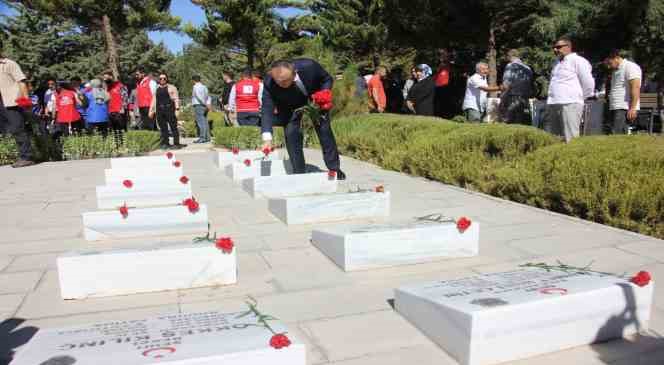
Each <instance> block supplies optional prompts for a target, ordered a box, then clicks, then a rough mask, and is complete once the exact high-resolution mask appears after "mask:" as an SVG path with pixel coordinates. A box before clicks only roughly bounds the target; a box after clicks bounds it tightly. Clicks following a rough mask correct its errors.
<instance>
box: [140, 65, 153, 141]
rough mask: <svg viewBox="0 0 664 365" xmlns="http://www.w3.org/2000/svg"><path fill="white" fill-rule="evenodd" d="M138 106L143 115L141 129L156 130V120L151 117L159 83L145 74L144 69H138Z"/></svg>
mask: <svg viewBox="0 0 664 365" xmlns="http://www.w3.org/2000/svg"><path fill="white" fill-rule="evenodd" d="M136 81H137V83H136V104H137V105H138V111H139V112H140V114H141V122H140V123H141V124H140V126H139V128H140V129H146V130H150V131H153V130H156V125H155V122H154V118H151V117H150V105H151V104H152V99H153V98H154V95H155V93H156V92H157V82H156V81H154V80H153V79H152V78H151V77H150V76H149V75H146V74H145V70H144V69H143V68H142V67H139V68H137V69H136Z"/></svg>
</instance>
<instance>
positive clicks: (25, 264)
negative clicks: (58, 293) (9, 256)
mask: <svg viewBox="0 0 664 365" xmlns="http://www.w3.org/2000/svg"><path fill="white" fill-rule="evenodd" d="M57 257H58V254H57V253H44V254H36V255H21V256H16V257H14V260H13V261H12V263H11V265H9V266H8V267H7V269H6V271H7V272H19V271H36V270H39V271H46V270H55V269H56V268H57V262H56V259H57Z"/></svg>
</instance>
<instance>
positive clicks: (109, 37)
mask: <svg viewBox="0 0 664 365" xmlns="http://www.w3.org/2000/svg"><path fill="white" fill-rule="evenodd" d="M102 28H103V30H104V37H105V38H106V56H107V58H108V67H109V68H110V70H111V72H113V77H114V78H115V79H116V80H118V79H119V78H120V69H119V67H118V45H117V44H116V42H115V37H113V29H112V28H111V20H110V19H109V17H108V15H104V16H102Z"/></svg>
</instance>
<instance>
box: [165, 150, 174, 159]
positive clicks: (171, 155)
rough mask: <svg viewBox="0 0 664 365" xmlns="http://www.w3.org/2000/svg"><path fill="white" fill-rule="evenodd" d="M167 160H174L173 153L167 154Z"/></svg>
mask: <svg viewBox="0 0 664 365" xmlns="http://www.w3.org/2000/svg"><path fill="white" fill-rule="evenodd" d="M166 158H168V159H169V160H170V159H172V158H173V152H166Z"/></svg>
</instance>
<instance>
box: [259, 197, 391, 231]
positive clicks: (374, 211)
mask: <svg viewBox="0 0 664 365" xmlns="http://www.w3.org/2000/svg"><path fill="white" fill-rule="evenodd" d="M268 209H269V210H270V213H272V214H273V215H274V216H275V217H277V218H279V219H280V220H281V221H283V222H284V223H287V224H307V223H317V222H330V221H341V220H352V219H358V218H379V217H387V216H389V215H390V193H389V192H384V193H375V192H358V193H337V194H327V195H306V196H298V197H288V198H282V199H270V200H269V202H268Z"/></svg>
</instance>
